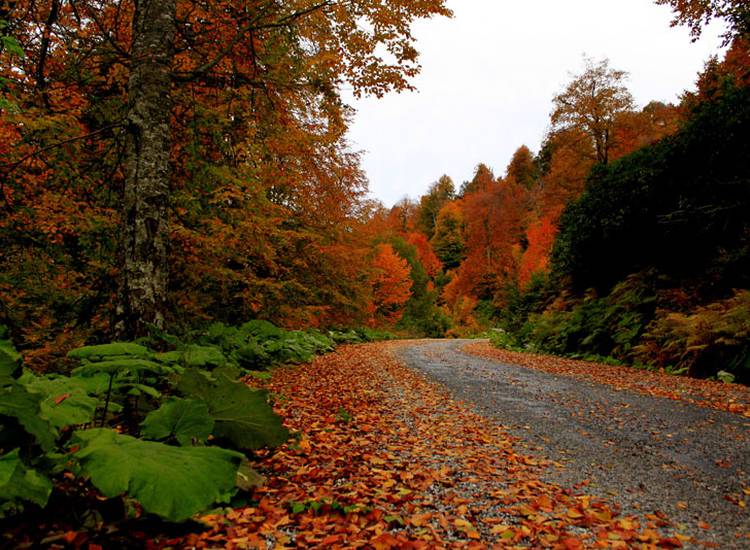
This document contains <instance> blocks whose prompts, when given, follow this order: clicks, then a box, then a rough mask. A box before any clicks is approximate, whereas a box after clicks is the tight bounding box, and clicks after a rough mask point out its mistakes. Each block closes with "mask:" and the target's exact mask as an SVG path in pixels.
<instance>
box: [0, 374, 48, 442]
mask: <svg viewBox="0 0 750 550" xmlns="http://www.w3.org/2000/svg"><path fill="white" fill-rule="evenodd" d="M41 401H42V396H41V395H39V394H35V393H29V391H28V390H27V389H26V388H25V387H24V386H22V385H21V384H19V383H17V382H15V381H13V383H12V384H11V385H10V386H6V387H5V388H0V416H9V417H12V418H15V419H16V420H18V423H19V424H20V425H21V427H22V428H23V429H24V430H26V431H27V432H28V433H29V434H31V435H32V436H34V439H36V441H37V443H39V445H40V446H41V447H42V449H44V450H45V451H47V450H50V449H51V448H52V447H53V445H54V444H55V435H54V432H53V431H52V428H51V427H50V425H49V423H48V422H47V421H46V420H43V419H42V418H41V407H40V402H41Z"/></svg>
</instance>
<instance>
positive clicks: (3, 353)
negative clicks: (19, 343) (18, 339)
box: [0, 340, 21, 385]
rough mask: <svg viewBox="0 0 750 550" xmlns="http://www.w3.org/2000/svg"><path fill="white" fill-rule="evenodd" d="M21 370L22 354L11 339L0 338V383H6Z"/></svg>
mask: <svg viewBox="0 0 750 550" xmlns="http://www.w3.org/2000/svg"><path fill="white" fill-rule="evenodd" d="M20 370H21V354H20V353H18V352H17V351H16V350H15V348H14V347H13V344H12V343H11V342H10V341H9V340H0V384H3V385H4V384H6V383H7V382H8V381H9V380H10V379H12V378H13V377H15V376H16V375H17V374H18V372H19V371H20Z"/></svg>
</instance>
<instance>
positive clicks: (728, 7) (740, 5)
mask: <svg viewBox="0 0 750 550" xmlns="http://www.w3.org/2000/svg"><path fill="white" fill-rule="evenodd" d="M656 3H657V4H660V5H663V6H665V5H666V6H669V7H671V8H672V11H673V12H674V14H675V18H674V20H673V21H672V25H685V26H687V27H689V28H690V34H692V36H693V40H697V39H698V38H700V35H701V31H702V30H703V27H705V26H706V25H707V24H708V23H709V22H711V21H712V20H713V19H723V20H724V21H726V22H727V23H728V27H729V28H728V30H727V31H726V32H725V34H724V40H725V45H726V44H728V43H729V42H731V41H732V40H733V39H734V38H737V37H741V36H744V37H746V38H747V37H748V35H750V4H748V3H747V1H746V0H656Z"/></svg>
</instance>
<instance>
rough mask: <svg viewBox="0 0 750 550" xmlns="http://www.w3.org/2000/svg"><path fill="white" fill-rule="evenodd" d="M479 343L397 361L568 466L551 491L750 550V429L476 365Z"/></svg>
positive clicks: (428, 345)
mask: <svg viewBox="0 0 750 550" xmlns="http://www.w3.org/2000/svg"><path fill="white" fill-rule="evenodd" d="M469 342H470V341H466V340H425V341H419V342H415V343H413V344H405V345H403V346H399V347H398V348H396V352H395V353H396V356H397V357H398V358H399V359H400V360H401V361H402V362H403V363H404V364H406V365H407V366H409V367H410V368H412V369H416V370H419V371H421V372H423V373H425V374H426V375H427V376H428V378H431V379H433V380H436V381H438V382H439V383H441V384H443V385H444V386H446V387H447V388H448V389H449V390H450V391H451V393H452V394H453V396H454V397H455V398H457V399H458V400H460V401H463V402H465V403H466V404H468V405H469V406H471V407H472V408H473V409H474V410H476V411H477V412H478V413H479V414H481V415H483V416H485V417H487V418H491V419H493V420H495V421H497V422H499V423H500V424H502V425H504V426H506V427H507V428H508V430H509V432H510V433H511V434H513V435H515V436H517V437H519V438H520V439H521V440H522V441H521V444H522V445H523V446H525V447H526V448H527V450H528V452H529V453H530V454H534V455H537V456H542V457H545V458H549V459H552V460H554V461H557V462H560V463H561V464H563V466H564V467H563V468H561V469H553V468H551V469H550V470H549V471H548V475H547V478H546V479H547V480H548V481H551V482H555V483H558V484H561V485H564V486H573V485H576V484H578V483H581V482H584V481H586V480H589V481H590V484H589V485H588V486H587V487H585V489H584V491H585V492H587V493H592V494H596V495H599V496H601V497H604V498H606V499H607V500H608V501H610V502H611V503H614V504H618V505H620V506H621V507H622V511H623V513H624V514H626V515H631V514H633V515H638V516H641V517H642V516H644V515H645V514H653V513H656V512H661V513H664V514H666V515H667V517H668V519H669V521H670V522H671V529H673V530H674V531H675V532H678V533H682V534H684V535H687V536H691V537H694V538H695V539H697V540H699V541H705V542H708V543H709V545H712V546H714V547H717V548H750V538H748V537H750V511H749V509H750V490H748V488H750V420H749V419H747V418H744V417H742V416H739V415H734V414H731V413H727V412H722V411H717V410H711V409H705V408H701V407H698V406H695V405H692V404H690V403H685V402H682V401H674V400H669V399H663V398H656V397H650V396H646V395H641V394H638V393H633V392H630V391H624V390H617V389H615V388H613V387H611V386H607V385H602V384H597V383H593V382H587V381H584V380H580V379H577V378H572V377H566V376H561V375H554V374H549V373H547V372H543V371H540V370H535V369H531V368H526V367H521V366H517V365H510V364H503V363H500V362H497V361H492V360H489V359H484V358H482V357H478V356H474V355H469V354H468V353H465V352H463V351H462V348H463V347H464V346H465V345H466V344H467V343H469ZM743 491H745V492H743ZM745 502H747V507H744V503H745ZM711 543H713V544H711ZM701 546H702V545H700V546H698V545H696V546H695V547H701Z"/></svg>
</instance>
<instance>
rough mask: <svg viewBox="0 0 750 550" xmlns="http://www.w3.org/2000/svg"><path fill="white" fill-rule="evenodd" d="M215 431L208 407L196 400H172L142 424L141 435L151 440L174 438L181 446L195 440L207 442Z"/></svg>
mask: <svg viewBox="0 0 750 550" xmlns="http://www.w3.org/2000/svg"><path fill="white" fill-rule="evenodd" d="M213 429H214V419H213V418H212V417H211V415H209V413H208V405H206V404H205V403H204V402H203V401H197V400H195V399H179V398H172V399H170V400H169V401H167V402H166V403H164V404H163V405H162V406H161V407H159V408H158V409H157V410H155V411H152V412H150V413H149V414H148V415H147V416H146V419H145V420H144V421H143V423H142V424H141V433H142V434H143V436H144V437H147V438H149V439H157V440H158V439H167V438H169V437H174V438H175V439H176V440H177V441H178V442H179V443H180V445H183V446H189V445H191V444H192V443H193V440H198V441H205V440H206V438H208V436H209V435H210V434H211V431H212V430H213Z"/></svg>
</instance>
